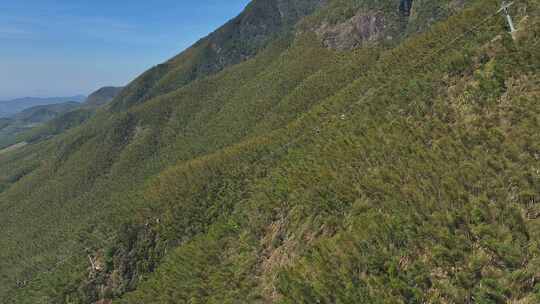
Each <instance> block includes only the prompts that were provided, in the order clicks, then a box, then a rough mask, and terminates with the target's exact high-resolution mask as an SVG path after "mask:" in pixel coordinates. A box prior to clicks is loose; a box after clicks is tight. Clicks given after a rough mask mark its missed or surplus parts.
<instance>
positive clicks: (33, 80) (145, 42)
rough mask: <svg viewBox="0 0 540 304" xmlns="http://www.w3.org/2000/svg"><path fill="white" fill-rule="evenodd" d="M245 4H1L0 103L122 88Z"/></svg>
mask: <svg viewBox="0 0 540 304" xmlns="http://www.w3.org/2000/svg"><path fill="white" fill-rule="evenodd" d="M248 3H249V0H153V1H152V0H130V1H128V0H106V1H105V0H0V100H6V99H11V98H15V97H24V96H32V97H34V96H35V97H52V96H71V95H77V94H85V95H87V94H89V93H90V92H92V91H93V90H95V89H97V88H99V87H102V86H107V85H115V86H119V85H125V84H127V83H128V82H129V81H131V80H132V79H133V78H134V77H136V76H137V75H139V74H140V73H142V72H144V71H145V70H146V69H148V68H150V67H151V66H153V65H156V64H158V63H161V62H163V61H165V60H167V59H169V58H170V57H172V56H174V55H176V54H178V53H179V52H180V51H182V50H183V49H185V48H186V47H188V46H190V45H191V44H192V43H194V42H195V41H197V40H198V39H199V38H201V37H203V36H205V35H207V34H208V33H210V32H211V31H213V30H214V29H216V28H217V27H218V26H220V25H222V24H223V23H225V22H226V21H227V20H229V19H231V18H232V17H234V16H236V15H237V14H239V13H240V12H241V11H242V9H243V8H244V7H245V6H246V5H247V4H248Z"/></svg>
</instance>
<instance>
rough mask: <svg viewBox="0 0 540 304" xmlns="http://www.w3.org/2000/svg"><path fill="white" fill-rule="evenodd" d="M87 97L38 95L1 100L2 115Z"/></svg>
mask: <svg viewBox="0 0 540 304" xmlns="http://www.w3.org/2000/svg"><path fill="white" fill-rule="evenodd" d="M85 99H86V96H84V95H77V96H70V97H48V98H38V97H24V98H17V99H13V100H7V101H0V117H8V116H11V115H13V114H16V113H18V112H20V111H23V110H25V109H28V108H31V107H35V106H42V105H50V104H59V103H64V102H68V101H73V102H83V101H84V100H85Z"/></svg>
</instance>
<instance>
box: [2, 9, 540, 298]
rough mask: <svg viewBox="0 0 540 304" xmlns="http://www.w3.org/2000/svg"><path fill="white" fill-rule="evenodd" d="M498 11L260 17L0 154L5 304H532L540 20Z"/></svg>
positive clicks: (537, 225) (538, 254)
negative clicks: (509, 19)
mask: <svg viewBox="0 0 540 304" xmlns="http://www.w3.org/2000/svg"><path fill="white" fill-rule="evenodd" d="M499 5H500V2H499V1H494V0H467V1H461V0H441V1H428V0H414V1H408V0H383V1H371V0H328V1H315V0H255V1H252V2H251V3H250V4H249V5H248V7H246V9H245V11H244V12H242V13H241V14H240V15H239V16H238V17H237V18H235V19H233V20H232V21H230V22H228V23H227V24H226V25H224V26H223V27H221V28H219V29H218V30H216V31H215V32H214V33H212V34H210V35H209V36H208V37H206V38H203V39H202V40H200V41H199V42H198V43H196V44H195V45H194V46H192V47H191V48H189V49H188V50H186V51H185V52H183V53H181V54H179V55H178V56H176V57H175V58H173V59H171V60H169V61H167V62H165V63H164V64H161V65H158V66H156V67H154V68H152V69H151V70H149V71H147V72H145V73H144V74H142V75H141V76H140V77H138V78H137V79H135V80H134V81H133V82H132V83H130V84H129V85H128V86H127V87H126V88H125V89H123V90H122V91H121V92H120V94H119V95H118V96H117V97H116V98H114V99H113V100H112V101H111V102H110V103H109V106H107V107H102V108H99V109H97V110H95V113H92V114H91V115H89V116H88V117H87V118H85V119H77V118H76V117H75V118H74V119H73V121H74V122H75V123H73V125H71V127H68V128H62V127H60V128H57V129H55V131H54V132H50V133H47V134H48V135H47V136H41V137H39V140H34V141H25V142H26V143H27V144H26V145H25V144H24V143H22V144H21V143H18V144H19V145H15V146H11V147H9V148H8V149H7V150H6V149H4V150H0V208H1V210H2V212H1V213H0V222H1V223H2V229H0V244H2V246H0V302H5V303H92V304H95V303H98V304H103V303H107V304H109V303H115V304H116V303H122V304H132V303H133V304H138V303H537V302H539V301H540V296H539V294H538V290H540V283H539V282H540V277H539V273H540V268H539V265H540V250H539V248H540V247H539V243H538V239H540V216H539V214H540V209H539V208H538V206H537V205H538V204H537V202H538V201H539V200H540V175H539V172H538V168H540V158H539V155H540V123H539V121H538V117H540V103H538V100H539V99H540V87H539V72H540V65H539V64H538V63H539V62H540V52H538V37H539V34H540V17H539V16H540V3H539V2H538V1H537V0H531V1H520V2H519V3H517V2H516V3H515V4H514V6H512V8H511V10H510V13H511V14H512V16H513V18H514V19H515V21H516V24H517V26H518V31H517V32H515V33H513V34H509V33H508V29H507V25H506V20H505V19H504V17H503V16H501V15H500V14H498V13H497V11H498V10H499ZM69 113H77V112H76V111H71V112H69ZM53 121H55V120H53ZM51 122H52V121H51ZM51 122H49V123H47V125H49V124H50V123H51ZM0 123H1V121H0Z"/></svg>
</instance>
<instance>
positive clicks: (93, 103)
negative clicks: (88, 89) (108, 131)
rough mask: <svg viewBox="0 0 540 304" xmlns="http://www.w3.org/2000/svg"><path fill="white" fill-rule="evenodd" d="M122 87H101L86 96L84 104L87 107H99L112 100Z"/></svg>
mask: <svg viewBox="0 0 540 304" xmlns="http://www.w3.org/2000/svg"><path fill="white" fill-rule="evenodd" d="M123 89H124V88H123V87H103V88H101V89H99V90H97V91H95V92H94V93H92V94H90V95H89V96H88V98H86V100H85V102H84V105H85V106H89V107H99V106H102V105H104V104H107V103H109V102H110V101H112V100H113V99H114V98H115V97H116V96H117V95H118V94H119V93H120V92H121V91H122V90H123Z"/></svg>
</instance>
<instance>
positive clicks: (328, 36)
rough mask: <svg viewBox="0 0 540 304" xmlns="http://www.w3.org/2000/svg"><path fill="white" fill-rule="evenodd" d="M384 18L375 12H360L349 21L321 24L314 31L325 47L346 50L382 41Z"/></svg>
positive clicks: (382, 14)
mask: <svg viewBox="0 0 540 304" xmlns="http://www.w3.org/2000/svg"><path fill="white" fill-rule="evenodd" d="M385 29H386V17H385V15H384V13H382V12H377V11H368V12H364V11H360V12H358V13H357V14H356V15H355V16H353V17H352V18H351V19H349V20H347V21H345V22H343V23H340V24H336V25H330V24H328V23H324V24H322V26H321V27H319V28H318V29H316V30H315V32H316V33H317V35H319V37H321V39H322V41H323V43H324V45H325V46H326V47H329V48H332V49H336V50H348V49H352V48H356V47H360V46H362V45H364V44H366V43H369V42H372V41H376V40H380V39H384V38H385V37H384V35H385Z"/></svg>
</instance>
